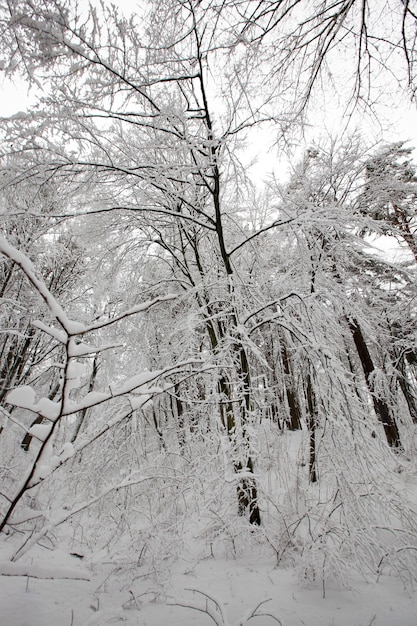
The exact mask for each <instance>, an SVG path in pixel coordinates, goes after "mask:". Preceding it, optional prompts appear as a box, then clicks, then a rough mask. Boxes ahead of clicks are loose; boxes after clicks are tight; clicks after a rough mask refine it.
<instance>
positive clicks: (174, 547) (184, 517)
mask: <svg viewBox="0 0 417 626" xmlns="http://www.w3.org/2000/svg"><path fill="white" fill-rule="evenodd" d="M262 431H263V435H262V436H261V435H259V437H258V444H259V447H260V451H261V453H260V461H259V471H260V484H262V489H263V493H264V499H263V502H262V506H263V511H264V514H265V515H264V517H265V525H264V526H263V527H262V528H260V529H259V528H253V527H250V526H249V524H248V523H247V522H246V521H245V520H243V519H241V518H237V517H236V515H235V513H234V512H233V510H232V509H233V506H229V509H228V508H227V501H228V497H229V496H230V502H232V503H233V495H234V494H233V486H230V484H229V483H228V482H227V481H226V483H224V486H223V490H222V491H221V492H219V491H218V488H219V484H220V481H221V474H222V471H223V470H221V469H219V468H218V467H217V466H213V467H212V469H211V471H208V469H207V470H206V471H205V472H204V473H202V474H200V473H199V471H200V470H198V471H197V469H196V466H195V465H194V466H193V465H191V466H190V467H189V471H190V477H189V480H190V482H189V483H187V484H188V486H187V488H185V489H184V491H183V493H181V494H180V495H178V494H179V493H180V492H178V491H176V487H174V486H172V485H171V484H170V483H169V484H168V483H157V486H158V485H159V487H158V488H157V489H156V490H155V489H152V488H150V487H149V486H146V490H148V492H147V491H146V490H145V487H144V491H143V492H135V493H134V494H133V493H132V495H131V499H130V500H129V501H123V502H122V503H121V504H122V506H127V504H126V502H129V503H130V504H129V506H130V508H131V509H132V507H133V508H135V507H136V509H135V510H136V511H137V512H136V513H132V512H130V513H128V512H127V509H126V513H125V514H126V516H127V517H128V522H123V523H121V522H120V520H117V519H116V526H115V527H116V531H115V532H114V531H112V532H110V531H109V523H110V522H111V519H112V518H111V516H110V517H108V511H110V513H111V511H112V509H111V507H112V506H114V505H112V504H111V503H110V502H107V503H106V505H105V506H104V505H103V506H104V508H103V509H101V511H102V513H101V516H100V515H99V514H98V510H99V509H97V508H94V507H93V508H92V509H91V510H87V511H85V512H84V514H83V515H84V516H83V517H81V518H74V519H73V520H72V521H71V520H69V521H66V522H65V523H64V524H62V525H60V526H59V528H56V529H53V530H52V532H51V533H49V535H48V536H45V537H44V539H43V540H42V543H43V546H40V545H37V546H34V547H33V548H32V549H31V550H29V551H28V552H27V553H26V554H24V555H23V556H22V558H19V559H18V560H17V561H16V562H15V563H12V562H11V561H10V557H11V555H12V554H13V553H15V552H16V550H17V549H18V548H19V547H20V546H21V545H22V542H23V541H24V537H22V535H21V533H20V532H15V533H14V534H11V535H9V536H7V535H5V536H4V538H3V541H2V542H1V544H0V573H1V574H2V576H1V585H0V616H1V617H0V624H1V626H57V625H58V624H59V625H60V626H93V625H94V626H104V625H106V624H126V625H128V626H191V625H196V624H197V625H200V624H201V625H202V626H204V625H205V624H207V625H208V624H213V623H216V624H218V625H219V626H225V625H226V624H227V625H229V626H231V625H238V624H242V625H243V624H246V623H250V624H254V625H259V626H269V625H272V624H282V626H416V624H417V590H416V589H413V582H412V580H411V578H412V577H411V578H410V576H409V574H408V572H407V571H406V570H407V567H408V564H409V566H410V568H411V569H412V568H413V567H414V565H413V563H412V562H411V560H410V561H409V562H407V561H402V562H400V563H399V564H398V563H397V565H396V566H395V567H396V568H397V569H396V570H395V571H394V569H395V568H394V567H393V568H392V569H390V565H389V563H388V559H387V565H386V567H385V566H384V567H383V568H380V571H379V574H378V573H377V571H376V567H375V564H378V561H379V556H378V555H376V557H375V559H374V563H373V564H372V563H370V565H369V569H368V570H367V568H366V567H365V566H360V565H359V566H358V563H359V564H360V563H361V562H362V561H361V560H363V559H364V558H366V554H367V553H366V549H367V548H368V547H369V549H370V551H372V550H373V549H374V548H373V547H372V546H373V544H371V541H375V537H374V535H373V534H372V533H373V532H374V530H373V529H371V524H372V523H375V521H374V522H372V519H371V517H369V526H370V527H369V529H367V528H366V529H364V530H365V531H366V533H368V531H369V538H370V539H369V542H370V543H369V546H368V545H367V544H365V545H364V546H363V545H361V543H360V542H361V541H365V542H366V541H367V537H368V534H366V533H365V535H363V534H361V531H362V530H363V529H362V527H361V524H362V522H361V520H360V519H359V518H358V521H357V524H356V522H355V517H354V516H355V515H356V512H355V511H356V509H355V507H357V506H358V503H357V502H356V500H355V498H354V494H353V493H352V494H351V495H349V491H346V492H344V494H342V495H343V498H349V500H348V501H346V503H347V504H348V507H349V510H350V511H352V512H353V513H352V515H353V518H352V519H350V521H349V520H348V522H346V520H344V518H343V519H342V518H338V517H337V514H336V512H337V513H339V512H340V507H339V508H337V506H336V507H333V509H331V510H330V509H328V508H326V507H327V503H326V502H324V501H325V498H324V496H325V495H326V491H325V490H321V489H322V488H320V487H318V486H314V485H312V486H309V485H308V481H307V480H306V476H307V475H306V468H305V464H304V459H303V454H304V452H305V444H306V440H305V437H306V434H305V433H304V434H302V433H286V434H283V435H281V436H277V432H276V429H275V427H274V426H273V425H271V426H269V425H268V424H266V423H264V425H263V428H262ZM263 436H264V437H265V440H263V439H262V437H263ZM266 440H268V446H269V456H268V457H267V456H266V455H265V454H262V451H264V449H266ZM372 441H374V440H372ZM374 445H375V446H377V444H374ZM381 449H382V450H383V448H381ZM370 450H371V448H369V451H370ZM378 450H379V448H378V447H376V448H375V455H376V453H377V452H378ZM369 454H370V452H369ZM346 456H347V455H346ZM164 458H165V457H164V455H163V454H161V457H160V464H161V470H160V471H161V472H162V468H163V463H167V460H166V459H165V461H164ZM175 458H176V459H177V461H175V462H176V463H180V462H182V461H181V459H179V457H175ZM178 459H179V460H178ZM261 459H263V463H261ZM274 459H275V461H274ZM153 460H154V461H155V462H156V460H157V459H156V458H154V459H153ZM330 461H331V459H330ZM330 461H329V462H330ZM170 462H171V463H172V461H170ZM343 463H344V460H343V459H342V458H340V465H341V466H343ZM388 465H390V466H393V467H394V470H395V469H396V470H397V471H392V467H387V468H386V474H384V475H381V474H380V477H381V479H382V480H384V481H391V487H390V485H389V484H388V482H387V484H384V486H383V489H384V491H383V494H385V496H383V498H386V499H385V500H384V501H383V505H384V506H385V505H386V507H387V509H386V510H387V517H386V518H385V519H381V524H383V525H384V527H386V528H385V530H386V529H387V528H388V524H389V523H390V522H389V518H388V508H389V502H391V503H392V502H395V501H394V499H395V497H397V496H398V497H400V498H402V497H404V510H406V506H409V504H410V501H411V503H412V502H414V501H415V500H416V499H417V481H416V478H415V468H414V464H413V462H412V461H411V460H410V459H407V458H406V457H405V456H404V458H403V459H401V458H399V460H398V467H397V468H395V463H391V464H389V463H387V466H388ZM178 467H179V466H178V465H177V466H176V468H177V471H178ZM193 467H194V471H195V472H196V474H195V476H194V478H193V477H192V471H193V470H192V468H193ZM206 467H208V466H207V465H206ZM347 467H348V469H349V471H350V472H351V473H350V475H349V478H350V481H351V482H350V483H349V485H348V486H347V489H349V488H350V486H352V485H353V484H354V481H355V480H357V474H355V473H354V470H355V468H354V466H353V465H349V459H347ZM398 468H400V469H398ZM166 469H168V467H166ZM342 469H343V467H342ZM173 470H174V466H172V471H173ZM294 470H296V472H295V471H294ZM324 470H325V465H323V476H324V478H323V480H324V482H326V481H325V471H324ZM337 471H340V468H338V469H337ZM346 471H347V470H346ZM359 471H360V470H359ZM378 471H379V472H381V471H382V470H381V467H379V470H378ZM216 472H217V474H216ZM342 477H343V472H342V473H340V477H339V478H340V484H341V488H343V486H342V480H341V478H342ZM78 480H81V478H79V479H78ZM193 480H194V482H193ZM164 484H165V487H164ZM363 484H364V483H363ZM80 485H81V483H80ZM198 485H200V487H199V489H200V491H199V490H198V489H197V486H198ZM227 485H229V488H230V493H229V494H228V493H227ZM355 485H356V486H355V489H356V490H357V489H358V486H357V485H358V483H355ZM52 486H53V485H50V486H49V488H50V489H51V488H52ZM55 487H56V484H55ZM86 488H87V487H86V486H85V485H84V487H83V489H86ZM164 488H166V491H165V492H164V491H163V490H164ZM77 489H81V487H78V488H77ZM390 489H391V491H390ZM268 494H274V497H275V503H278V507H277V509H276V510H275V508H274V506H275V504H274V503H271V502H270V503H269V504H268V497H271V495H270V496H268ZM407 494H408V495H407ZM365 495H366V496H367V497H365V498H362V499H360V500H359V503H362V501H367V500H368V499H369V497H375V500H372V506H373V502H376V503H377V502H378V499H377V495H374V494H373V493H371V492H370V491H369V492H366V493H365ZM143 496H146V498H145V500H143V501H142V500H139V498H141V497H143ZM341 497H342V496H341ZM378 497H379V496H378ZM407 497H408V498H409V501H408V504H407V502H406V498H407ZM152 498H153V499H152ZM216 498H217V499H216ZM146 499H147V500H146ZM55 500H56V497H55V498H52V503H54V501H55ZM146 501H148V505H147V506H148V509H146V507H145V502H146ZM209 501H211V504H210V505H207V508H206V509H204V503H207V502H209ZM45 502H46V501H45ZM138 502H140V503H141V506H140V507H139V505H138V504H137V503H138ZM225 502H226V504H225ZM323 502H324V504H323ZM332 502H333V503H334V502H335V496H333V497H332ZM399 502H401V500H399ZM384 503H385V504H384ZM55 504H56V502H55ZM117 505H118V506H120V502H118V503H117ZM332 506H333V505H332ZM170 507H171V508H170ZM213 507H214V508H213ZM268 507H269V508H268ZM323 507H324V508H323ZM342 508H343V507H342ZM118 510H120V509H115V511H116V518H117V511H118ZM121 510H122V511H123V510H124V509H121ZM211 510H212V511H214V512H215V517H213V518H212V519H211V520H210V511H211ZM268 511H269V513H268ZM329 511H330V512H329ZM335 511H336V512H335ZM382 511H383V512H384V509H382ZM357 512H358V514H360V513H361V510H360V509H358V510H357ZM217 514H218V518H217V517H216V516H217ZM281 514H282V518H281V517H280V515H281ZM112 515H113V513H112ZM274 515H275V517H274ZM364 515H365V516H366V515H368V511H367V510H365V511H364ZM379 515H380V513H379ZM120 519H121V518H120ZM303 519H304V520H307V524H308V525H310V529H309V531H310V532H311V533H312V536H311V537H308V536H307V535H305V534H303V533H304V531H303V530H302V523H301V520H303ZM109 520H110V522H109ZM294 520H295V521H294ZM329 520H330V521H331V524H329ZM117 524H119V526H118V525H117ZM123 524H124V525H123ZM346 524H348V525H347V526H346ZM349 524H350V525H349ZM377 524H378V522H377ZM286 525H287V528H288V529H291V538H292V545H291V547H290V546H287V544H286V542H287V539H286V535H285V533H282V532H281V530H280V529H282V527H283V526H284V527H285V526H286ZM308 525H307V526H306V528H309V526H308ZM344 525H345V526H344ZM106 532H107V533H108V534H106ZM350 532H351V533H352V535H351V537H352V542H357V543H356V545H355V546H354V549H353V551H352V550H350V552H349V551H348V552H347V553H345V552H343V549H344V548H343V546H344V542H346V539H345V538H346V537H347V538H348V540H349V533H350ZM112 533H113V534H112ZM355 533H356V534H355ZM321 534H322V537H321ZM391 534H393V533H389V534H388V535H387V539H386V541H387V546H388V548H387V549H388V550H389V547H390V545H392V546H393V551H394V552H395V551H401V550H403V548H402V547H401V545H400V547H399V548H398V547H397V544H396V543H395V541H396V538H394V540H392V544H390V539H389V537H390V535H391ZM99 536H100V537H99ZM409 536H410V537H412V536H413V535H412V534H410V535H409ZM303 538H305V539H306V541H305V542H304V543H303ZM333 538H335V540H334V541H333ZM384 540H385V539H384ZM309 542H310V543H309ZM375 545H376V548H375V550H377V549H378V547H379V546H378V544H375ZM307 546H308V547H307ZM405 547H406V548H407V549H406V550H404V551H403V552H401V554H404V556H405V553H407V554H408V555H409V558H410V559H411V558H413V557H414V556H415V552H417V545H416V544H414V545H412V544H409V545H406V546H405ZM338 550H339V552H338ZM278 551H279V552H280V555H281V557H282V558H280V559H279V561H280V562H279V563H277V554H278ZM71 552H73V554H71ZM346 554H348V555H351V556H350V557H349V558H352V559H353V557H354V556H355V555H356V557H357V562H354V560H352V565H351V564H350V561H349V562H348V561H347V558H348V557H347V556H346ZM364 554H365V557H364ZM352 555H353V556H352ZM387 556H388V555H387ZM367 558H369V560H370V561H372V554H371V553H369V556H368V557H367ZM407 558H408V557H407ZM327 561H329V563H328V562H327ZM402 566H404V568H405V569H404V575H402V574H403V573H402V572H401V570H400V569H399V568H401V567H402ZM320 568H324V569H326V571H323V572H322V571H321V570H320ZM361 570H362V571H361ZM333 571H334V572H335V574H334V575H333V574H332V572H333ZM410 571H411V570H410ZM322 574H323V575H322ZM401 578H402V580H401Z"/></svg>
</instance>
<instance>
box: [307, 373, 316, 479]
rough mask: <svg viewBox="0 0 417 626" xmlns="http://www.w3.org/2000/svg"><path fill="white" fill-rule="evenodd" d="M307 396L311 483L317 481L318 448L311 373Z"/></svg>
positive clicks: (308, 375)
mask: <svg viewBox="0 0 417 626" xmlns="http://www.w3.org/2000/svg"><path fill="white" fill-rule="evenodd" d="M306 385H307V388H306V396H307V426H308V433H309V447H308V450H309V460H308V477H309V480H310V482H311V483H316V482H317V450H316V429H317V403H316V395H315V393H314V389H313V383H312V380H311V375H310V373H308V374H307V380H306Z"/></svg>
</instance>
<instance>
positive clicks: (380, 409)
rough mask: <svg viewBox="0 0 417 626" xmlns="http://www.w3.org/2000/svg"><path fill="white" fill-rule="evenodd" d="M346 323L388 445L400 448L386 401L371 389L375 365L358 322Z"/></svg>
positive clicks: (352, 320) (395, 428) (398, 436)
mask: <svg viewBox="0 0 417 626" xmlns="http://www.w3.org/2000/svg"><path fill="white" fill-rule="evenodd" d="M348 324H349V328H350V330H351V333H352V337H353V341H354V343H355V346H356V350H357V352H358V356H359V359H360V362H361V365H362V369H363V373H364V374H365V380H366V384H367V386H368V389H369V392H370V394H371V397H372V402H373V405H374V409H375V413H376V415H377V417H378V419H379V421H380V422H381V423H382V425H383V427H384V431H385V436H386V438H387V442H388V445H389V446H390V447H391V448H396V449H398V450H400V449H402V445H401V439H400V433H399V431H398V426H397V423H396V421H395V418H394V417H393V416H392V415H391V412H390V410H389V407H388V405H387V403H386V402H385V401H384V400H383V399H382V398H379V397H378V396H376V395H375V392H374V389H373V384H372V379H371V376H372V374H373V372H374V371H375V366H374V363H373V361H372V357H371V355H370V352H369V350H368V346H367V345H366V342H365V339H364V336H363V334H362V330H361V328H360V326H359V323H358V322H357V320H355V319H351V320H350V319H348Z"/></svg>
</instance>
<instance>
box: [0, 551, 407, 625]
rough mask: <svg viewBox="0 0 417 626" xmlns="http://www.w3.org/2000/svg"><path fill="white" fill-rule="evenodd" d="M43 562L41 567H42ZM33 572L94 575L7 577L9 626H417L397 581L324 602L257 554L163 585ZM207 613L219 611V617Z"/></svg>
mask: <svg viewBox="0 0 417 626" xmlns="http://www.w3.org/2000/svg"><path fill="white" fill-rule="evenodd" d="M28 560H31V559H28ZM37 561H38V562H39V563H41V565H40V564H37V565H36V566H35V565H34V564H35V562H37ZM20 567H22V566H20ZM23 569H24V568H23V567H22V571H23ZM27 573H28V574H30V573H32V574H34V575H37V576H42V575H56V576H64V575H72V576H74V577H76V576H77V575H78V576H80V577H85V576H86V575H89V576H90V580H89V581H85V580H71V579H59V578H56V579H54V580H50V579H41V578H35V577H32V576H29V575H28V576H2V580H1V587H0V606H1V624H2V625H4V626H57V625H58V624H59V625H60V626H87V625H88V626H93V625H94V626H102V625H104V624H119V623H120V624H126V625H129V626H139V625H140V626H145V625H146V626H162V625H164V626H165V625H170V626H191V625H193V624H201V625H204V624H210V623H213V622H214V619H213V618H215V619H217V622H216V623H217V624H222V625H225V624H230V625H232V624H233V625H237V624H245V623H246V621H245V620H247V619H248V618H249V617H250V616H251V614H253V613H254V616H253V617H252V618H251V619H250V623H253V624H258V625H260V626H263V625H265V626H268V625H269V624H271V625H272V624H274V623H281V624H282V626H301V625H303V626H304V625H305V626H371V625H372V626H415V625H416V623H417V596H416V595H415V594H409V593H406V592H405V591H404V589H403V588H402V586H401V584H400V583H399V582H397V581H395V580H393V579H391V578H388V577H382V578H381V579H380V580H379V582H378V583H376V582H370V583H364V582H360V581H357V582H356V583H355V584H354V585H353V586H352V588H351V589H340V588H339V589H337V588H332V587H331V586H330V585H327V588H326V589H325V597H324V598H323V589H322V588H313V589H311V588H305V587H302V586H300V583H299V581H298V580H297V576H296V575H295V572H294V571H292V570H290V569H280V568H277V567H275V565H274V562H273V560H271V559H269V560H268V559H266V558H264V556H262V555H259V556H258V557H256V556H254V555H253V556H252V558H251V559H249V560H246V561H243V560H240V559H236V560H232V559H230V560H224V559H217V558H216V557H215V556H214V557H211V556H209V557H208V558H206V559H204V560H200V561H193V560H192V559H191V560H190V561H189V562H186V559H182V560H181V561H180V562H178V563H177V566H176V568H175V572H173V575H172V578H170V579H169V580H166V581H163V580H162V581H158V580H155V579H153V578H152V577H150V576H143V577H142V575H141V568H140V567H139V566H138V567H137V568H135V567H134V566H133V565H132V566H131V567H130V568H126V567H124V568H122V567H121V565H120V564H118V563H117V562H114V563H107V564H106V565H100V566H96V567H90V564H89V563H88V562H87V563H85V564H84V563H81V562H80V561H79V559H77V558H76V557H71V556H69V555H66V554H63V553H49V552H47V553H46V554H43V557H42V556H41V555H40V554H37V558H36V559H35V558H33V564H32V566H31V565H29V566H28V567H27ZM193 590H195V591H193ZM215 601H216V602H217V603H218V605H219V608H217V609H216V606H215ZM264 601H266V602H265V603H264V604H260V603H261V602H264ZM180 605H187V606H188V607H192V606H194V607H195V608H194V609H192V608H183V607H182V606H180ZM256 607H259V608H258V610H257V611H255V610H256ZM205 611H208V612H211V613H212V615H213V618H211V617H209V616H208V615H207V613H206V612H205ZM220 611H221V612H222V614H223V617H222V616H221V613H220ZM255 615H257V616H256V617H255ZM222 620H223V621H222Z"/></svg>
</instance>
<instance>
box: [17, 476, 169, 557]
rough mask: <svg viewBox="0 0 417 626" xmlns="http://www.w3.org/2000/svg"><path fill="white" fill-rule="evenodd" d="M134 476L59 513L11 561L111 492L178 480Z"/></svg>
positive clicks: (165, 477) (162, 477)
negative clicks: (162, 481)
mask: <svg viewBox="0 0 417 626" xmlns="http://www.w3.org/2000/svg"><path fill="white" fill-rule="evenodd" d="M134 474H136V472H133V473H132V474H131V475H130V476H128V477H127V478H126V479H125V480H124V481H122V482H121V483H117V484H116V485H109V486H108V487H107V488H106V489H104V490H103V491H102V492H101V493H99V494H98V495H97V496H94V498H90V499H89V500H86V501H85V502H82V503H81V504H77V505H75V506H74V507H73V508H72V509H69V510H65V511H63V512H61V514H60V515H57V516H56V517H55V518H52V519H51V520H50V521H49V523H48V524H45V526H44V527H43V528H41V529H40V530H39V531H38V532H37V533H34V534H33V535H32V537H31V538H30V539H29V541H27V542H26V543H25V544H24V545H23V546H21V547H20V548H19V549H18V550H17V551H16V552H15V553H14V555H13V556H12V558H11V560H12V561H13V562H15V561H17V560H18V559H20V558H21V557H22V556H23V555H24V554H26V553H27V552H28V551H29V550H30V549H31V548H32V547H33V546H34V545H36V544H37V543H38V541H39V540H40V539H42V537H44V536H45V535H46V534H47V533H48V532H50V531H51V530H52V529H53V528H56V527H57V526H60V525H61V524H63V523H64V522H66V521H67V520H68V519H70V518H71V517H72V516H73V515H76V514H77V513H80V512H81V511H84V510H85V509H88V508H89V507H90V506H92V505H93V504H95V503H96V502H98V501H99V500H101V499H102V498H105V497H106V496H108V495H109V493H111V492H112V491H119V490H120V489H126V488H127V487H133V486H134V485H139V484H141V483H143V482H145V481H147V480H156V479H158V478H160V479H163V480H175V481H176V482H178V478H176V477H175V478H173V477H172V476H166V475H154V476H142V477H139V478H133V476H134Z"/></svg>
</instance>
